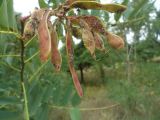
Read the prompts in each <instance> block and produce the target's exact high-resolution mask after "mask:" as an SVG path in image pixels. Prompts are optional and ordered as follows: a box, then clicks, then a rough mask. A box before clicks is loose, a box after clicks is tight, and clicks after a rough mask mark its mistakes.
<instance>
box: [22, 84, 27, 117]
mask: <svg viewBox="0 0 160 120" xmlns="http://www.w3.org/2000/svg"><path fill="white" fill-rule="evenodd" d="M22 88H23V96H24V111H25V120H29V112H28V100H27V94H26V89H25V85H24V82H22Z"/></svg>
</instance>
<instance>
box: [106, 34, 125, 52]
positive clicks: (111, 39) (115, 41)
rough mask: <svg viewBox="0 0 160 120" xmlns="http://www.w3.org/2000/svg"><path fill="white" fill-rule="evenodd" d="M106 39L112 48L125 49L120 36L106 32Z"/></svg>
mask: <svg viewBox="0 0 160 120" xmlns="http://www.w3.org/2000/svg"><path fill="white" fill-rule="evenodd" d="M106 38H107V40H108V43H109V45H110V46H111V47H113V48H115V49H121V48H124V40H123V39H122V38H121V37H119V36H118V35H115V34H113V33H110V32H106Z"/></svg>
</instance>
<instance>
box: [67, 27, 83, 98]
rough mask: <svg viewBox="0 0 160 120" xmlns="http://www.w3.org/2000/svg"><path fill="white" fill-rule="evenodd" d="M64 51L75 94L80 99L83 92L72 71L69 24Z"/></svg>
mask: <svg viewBox="0 0 160 120" xmlns="http://www.w3.org/2000/svg"><path fill="white" fill-rule="evenodd" d="M66 51H67V58H68V65H69V69H70V72H71V75H72V79H73V83H74V86H75V88H76V90H77V93H78V95H79V96H80V97H82V96H83V90H82V88H81V85H80V83H79V80H78V75H77V73H76V71H75V69H74V64H73V48H72V35H71V28H70V24H69V25H67V32H66Z"/></svg>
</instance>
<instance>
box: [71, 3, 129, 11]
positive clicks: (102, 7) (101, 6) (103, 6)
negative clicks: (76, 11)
mask: <svg viewBox="0 0 160 120" xmlns="http://www.w3.org/2000/svg"><path fill="white" fill-rule="evenodd" d="M70 8H81V9H95V10H105V11H108V12H112V13H117V12H123V11H124V10H126V6H124V5H120V4H100V3H98V2H93V1H76V2H74V3H73V4H71V6H70Z"/></svg>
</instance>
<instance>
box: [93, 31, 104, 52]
mask: <svg viewBox="0 0 160 120" xmlns="http://www.w3.org/2000/svg"><path fill="white" fill-rule="evenodd" d="M93 35H94V40H95V46H96V48H97V49H98V50H100V51H105V47H104V42H103V40H102V37H101V36H100V34H98V33H97V32H93Z"/></svg>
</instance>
